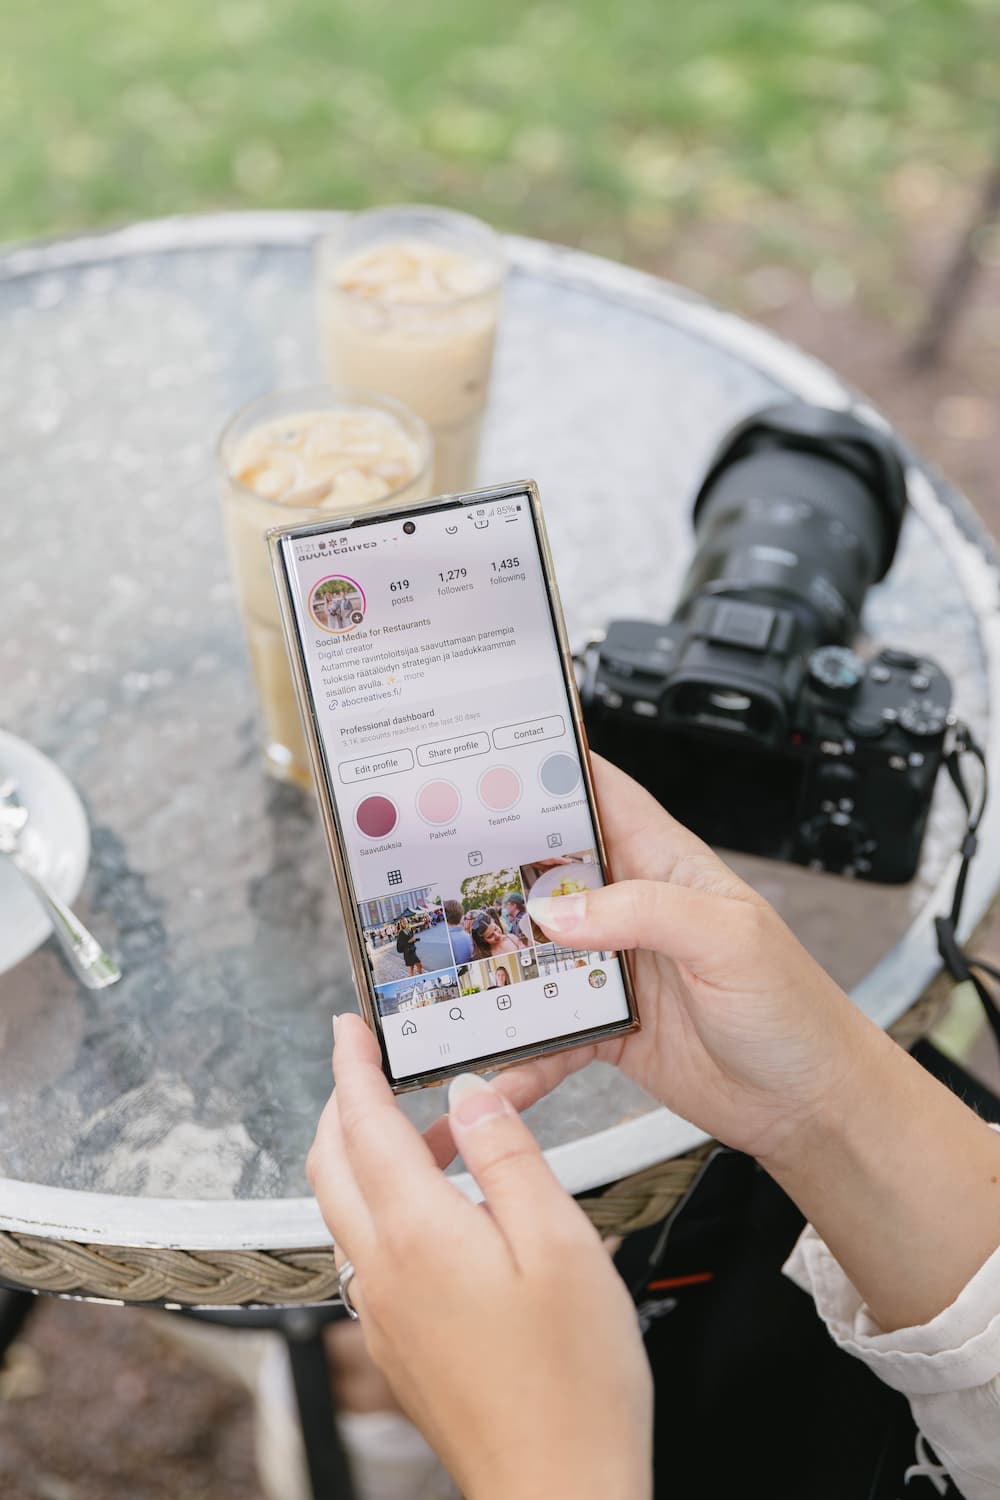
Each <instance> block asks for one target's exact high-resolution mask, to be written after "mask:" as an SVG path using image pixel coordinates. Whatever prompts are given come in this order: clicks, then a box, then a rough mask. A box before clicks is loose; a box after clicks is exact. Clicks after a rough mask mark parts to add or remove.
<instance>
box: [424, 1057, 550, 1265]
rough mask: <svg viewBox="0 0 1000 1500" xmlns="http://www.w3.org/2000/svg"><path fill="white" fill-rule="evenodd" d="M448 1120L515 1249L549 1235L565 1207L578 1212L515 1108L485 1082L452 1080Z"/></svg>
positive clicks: (470, 1076) (464, 1076)
mask: <svg viewBox="0 0 1000 1500" xmlns="http://www.w3.org/2000/svg"><path fill="white" fill-rule="evenodd" d="M448 1120H449V1124H450V1126H451V1133H452V1136H453V1137H454V1140H455V1144H456V1145H457V1147H458V1149H459V1151H460V1152H461V1153H462V1159H463V1160H464V1162H465V1165H466V1166H467V1167H468V1169H469V1171H470V1172H471V1173H472V1176H473V1177H474V1178H475V1179H476V1181H477V1182H478V1184H479V1186H480V1187H481V1188H482V1190H483V1197H484V1199H485V1200H486V1205H487V1207H488V1208H489V1210H490V1212H491V1213H492V1215H493V1217H494V1219H495V1220H496V1221H497V1223H498V1224H499V1226H500V1228H501V1229H502V1230H503V1232H504V1234H505V1235H506V1237H507V1239H508V1240H509V1241H510V1243H511V1245H512V1247H513V1248H514V1249H515V1250H516V1248H517V1246H518V1245H522V1246H523V1245H525V1244H526V1243H527V1242H528V1241H530V1240H538V1239H539V1238H542V1239H544V1238H545V1237H546V1236H547V1235H549V1234H551V1231H552V1229H553V1227H554V1226H555V1224H556V1223H557V1222H558V1220H559V1219H560V1218H561V1217H562V1215H563V1214H564V1213H565V1211H566V1209H567V1207H568V1208H569V1209H570V1210H572V1211H574V1212H579V1210H578V1209H577V1208H576V1205H575V1204H574V1203H573V1200H572V1198H570V1197H569V1195H568V1193H567V1192H566V1191H565V1189H564V1188H563V1187H561V1186H560V1184H559V1183H558V1182H557V1180H556V1178H555V1177H554V1176H553V1174H552V1171H551V1169H550V1168H549V1165H548V1163H547V1162H546V1160H545V1157H544V1156H543V1155H542V1152H541V1149H540V1147H539V1145H538V1142H537V1141H536V1140H535V1138H534V1136H533V1135H532V1134H531V1131H530V1130H529V1129H528V1127H527V1125H525V1123H524V1121H523V1120H522V1119H521V1117H520V1115H519V1114H518V1113H517V1111H516V1110H515V1109H514V1107H513V1105H512V1104H510V1103H509V1101H508V1100H507V1099H505V1098H504V1096H503V1094H501V1093H500V1092H499V1090H498V1089H495V1088H494V1087H493V1085H492V1084H490V1083H487V1081H486V1079H485V1078H480V1077H479V1076H478V1074H476V1073H460V1074H459V1075H458V1077H457V1078H453V1079H452V1081H451V1086H450V1087H449V1089H448Z"/></svg>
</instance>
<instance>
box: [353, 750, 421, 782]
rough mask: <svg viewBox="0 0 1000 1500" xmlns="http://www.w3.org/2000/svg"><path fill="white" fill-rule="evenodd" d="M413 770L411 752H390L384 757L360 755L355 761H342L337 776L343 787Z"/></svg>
mask: <svg viewBox="0 0 1000 1500" xmlns="http://www.w3.org/2000/svg"><path fill="white" fill-rule="evenodd" d="M412 770H413V751H412V750H390V751H389V752H388V753H387V754H385V755H362V756H359V757H358V759H357V760H342V761H341V762H340V765H339V766H338V767H337V775H338V776H339V777H340V779H341V781H342V782H343V783H344V785H345V786H353V785H354V783H355V782H358V781H370V780H371V778H372V777H373V776H392V775H394V773H395V772H396V771H412Z"/></svg>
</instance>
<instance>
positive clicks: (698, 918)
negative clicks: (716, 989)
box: [528, 880, 760, 977]
mask: <svg viewBox="0 0 1000 1500" xmlns="http://www.w3.org/2000/svg"><path fill="white" fill-rule="evenodd" d="M528 912H529V914H530V916H531V918H532V921H534V922H536V923H537V925H538V926H539V927H541V928H543V929H544V931H545V932H546V933H547V934H548V936H549V937H550V938H551V939H552V940H553V941H554V942H556V943H559V944H561V945H562V946H564V947H573V948H590V949H592V950H595V949H597V950H599V949H612V950H614V949H621V948H646V949H648V950H650V951H651V952H653V953H663V954H665V955H666V956H667V957H668V958H673V959H676V960H677V961H678V962H679V963H683V964H686V965H687V966H688V968H690V969H693V970H695V971H696V972H700V973H703V974H705V975H706V977H707V976H708V973H709V971H711V973H712V974H714V975H717V976H719V977H721V971H722V970H724V969H727V968H728V967H729V965H728V964H727V962H726V960H727V957H729V956H730V955H732V956H733V958H734V959H736V960H737V961H738V962H741V963H742V964H743V965H745V964H746V944H747V942H748V941H749V939H750V937H751V931H752V929H753V928H755V927H756V926H757V924H758V923H759V920H760V911H759V909H758V907H757V906H756V904H755V903H753V902H750V901H745V900H740V899H739V898H737V897H734V896H730V895H722V894H720V893H719V892H713V891H703V890H698V889H695V888H693V887H691V886H683V885H670V884H669V883H667V882H666V881H662V880H621V881H618V882H616V883H615V884H614V885H605V886H601V887H599V889H597V890H593V891H580V892H574V893H573V894H572V895H568V896H542V897H535V898H534V899H533V900H529V902H528Z"/></svg>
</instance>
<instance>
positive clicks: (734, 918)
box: [428, 757, 891, 1157]
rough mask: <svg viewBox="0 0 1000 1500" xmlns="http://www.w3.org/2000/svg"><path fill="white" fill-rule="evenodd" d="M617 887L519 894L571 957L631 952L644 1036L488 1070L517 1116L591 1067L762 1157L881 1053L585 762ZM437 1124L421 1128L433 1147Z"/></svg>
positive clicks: (780, 945)
mask: <svg viewBox="0 0 1000 1500" xmlns="http://www.w3.org/2000/svg"><path fill="white" fill-rule="evenodd" d="M594 775H595V780H596V786H597V795H598V801H599V803H600V807H601V815H602V823H603V826H604V831H605V835H606V838H607V844H608V856H609V860H610V864H611V868H612V871H613V874H614V878H615V882H616V883H615V884H614V885H610V886H606V887H605V888H603V889H602V890H597V891H587V892H584V893H581V894H578V895H571V896H554V897H549V898H547V899H543V900H537V899H536V900H530V899H529V902H528V910H529V912H530V914H531V916H532V918H533V919H534V921H535V922H536V923H537V924H538V925H539V926H540V927H542V928H544V930H545V931H546V932H547V934H548V935H549V937H550V938H551V939H552V940H553V941H554V942H557V943H562V944H564V945H565V946H566V947H571V948H589V949H591V950H600V949H619V950H620V949H636V950H638V951H637V952H636V953H635V954H634V960H635V965H634V970H633V973H634V977H635V989H636V994H637V997H638V1002H639V1011H640V1015H641V1018H642V1030H641V1031H638V1032H635V1033H633V1034H631V1035H629V1036H627V1037H624V1038H618V1039H615V1040H613V1041H609V1042H604V1043H601V1044H600V1045H598V1046H596V1047H595V1046H589V1047H581V1048H578V1049H575V1050H574V1051H571V1052H558V1053H555V1054H553V1055H552V1056H549V1057H545V1058H538V1059H536V1060H534V1061H532V1062H528V1063H523V1064H518V1065H515V1066H513V1067H511V1068H510V1069H508V1070H507V1071H505V1072H503V1073H501V1074H500V1075H499V1077H498V1078H497V1079H496V1086H497V1088H498V1089H499V1090H500V1091H501V1092H502V1093H503V1094H505V1095H506V1097H507V1098H508V1099H510V1100H511V1102H512V1103H513V1104H514V1105H515V1107H516V1108H518V1109H524V1108H525V1107H526V1106H527V1105H529V1104H532V1103H534V1101H535V1100H536V1099H538V1098H540V1097H541V1096H542V1095H543V1094H546V1093H548V1092H549V1090H550V1089H552V1088H554V1087H555V1085H556V1084H557V1083H558V1082H559V1081H560V1080H561V1079H562V1078H564V1077H565V1076H566V1074H567V1073H570V1072H573V1071H574V1070H576V1069H577V1068H581V1067H584V1066H586V1064H587V1063H589V1062H591V1061H592V1060H593V1059H594V1058H600V1059H602V1060H603V1061H605V1062H610V1063H615V1064H617V1066H619V1067H620V1068H621V1069H622V1071H623V1072H624V1073H626V1074H627V1075H628V1076H629V1077H630V1078H632V1079H634V1080H635V1082H636V1083H638V1084H640V1085H641V1086H642V1087H643V1088H644V1089H646V1090H647V1091H648V1092H649V1093H651V1094H653V1095H654V1096H655V1097H656V1098H657V1099H660V1100H662V1102H663V1103H664V1104H666V1105H668V1106H669V1107H670V1108H671V1109H672V1110H674V1111H675V1112H676V1113H677V1114H679V1115H683V1117H684V1118H685V1119H687V1120H690V1121H692V1123H694V1124H695V1125H697V1126H699V1127H700V1128H701V1129H702V1130H705V1131H706V1132H708V1133H709V1134H710V1135H713V1136H715V1137H717V1138H718V1139H719V1140H721V1141H724V1142H726V1144H727V1145H730V1146H735V1147H737V1148H738V1149H740V1150H742V1151H746V1152H748V1153H750V1154H751V1155H754V1156H758V1157H764V1156H768V1155H770V1154H771V1153H773V1152H774V1151H776V1150H777V1149H779V1148H780V1146H781V1143H782V1141H783V1140H784V1138H785V1137H786V1136H787V1135H788V1133H789V1132H791V1131H794V1130H796V1129H797V1128H798V1126H799V1125H800V1124H801V1123H802V1122H803V1121H804V1120H807V1119H808V1118H810V1117H811V1116H812V1115H813V1114H814V1113H815V1112H816V1111H817V1109H819V1108H820V1107H821V1106H822V1104H823V1102H824V1100H826V1099H827V1098H829V1097H830V1096H831V1095H832V1094H836V1093H839V1091H841V1090H842V1088H843V1085H844V1082H845V1078H846V1077H847V1076H848V1075H849V1074H850V1073H851V1070H852V1067H853V1064H854V1061H855V1058H856V1055H857V1051H858V1049H859V1048H864V1047H865V1046H866V1045H869V1046H875V1047H880V1046H881V1045H882V1044H884V1045H885V1046H890V1045H891V1044H890V1043H888V1042H887V1040H886V1038H885V1037H883V1036H882V1034H881V1033H880V1032H879V1029H878V1027H876V1026H874V1025H873V1024H872V1023H871V1022H870V1021H868V1020H867V1019H866V1018H865V1017H864V1016H863V1015H862V1014H861V1013H860V1012H859V1011H858V1010H857V1009H856V1008H855V1006H854V1005H852V1004H851V1002H850V1001H849V1000H848V999H847V997H846V995H844V994H843V992H842V991H841V990H840V989H839V988H838V986H837V985H836V984H834V982H833V980H832V979H830V977H829V976H828V975H827V974H826V973H824V971H823V970H822V969H821V968H820V966H819V964H817V963H816V961H815V960H814V959H813V958H811V957H810V955H809V954H808V953H807V952H806V951H805V949H804V948H803V947H802V946H801V944H800V943H799V942H798V941H797V939H796V938H794V937H793V936H792V934H791V932H790V931H789V930H788V928H787V927H786V926H785V924H784V923H783V922H782V921H781V919H780V917H779V916H778V915H777V913H776V912H775V911H774V910H773V909H772V908H771V907H770V906H768V904H767V902H766V901H764V899H763V898H762V897H760V896H758V895H757V894H756V892H755V891H753V890H752V889H751V888H750V887H749V886H748V885H746V884H745V883H744V882H743V881H742V880H740V879H739V877H738V876H737V875H735V874H734V873H733V871H732V870H730V869H729V868H728V866H726V865H725V864H723V862H722V860H720V859H719V858H718V857H717V856H716V855H715V854H713V852H712V850H711V849H709V848H708V846H707V845H706V844H703V843H702V842H701V840H700V839H698V838H696V837H695V836H694V834H692V833H689V832H688V830H687V829H685V828H682V827H681V825H680V824H679V823H677V822H676V821H675V820H674V819H673V818H672V817H671V816H670V815H669V813H667V812H665V811H664V809H663V808H662V807H661V806H660V805H659V803H658V802H656V801H655V800H654V799H653V798H652V797H651V796H650V795H649V793H648V792H646V791H644V790H643V788H642V787H640V786H639V785H637V783H636V782H634V781H632V780H631V778H630V777H628V776H625V775H624V774H623V773H622V772H621V771H619V770H617V769H616V768H615V767H614V766H611V765H609V764H608V763H607V762H606V761H602V760H600V759H598V758H597V757H595V760H594ZM446 1137H447V1125H446V1122H445V1121H440V1122H438V1123H437V1124H436V1125H435V1126H433V1127H432V1128H431V1131H430V1132H428V1139H429V1141H430V1143H431V1145H432V1148H433V1149H435V1150H436V1151H437V1152H439V1153H446V1151H447V1140H446Z"/></svg>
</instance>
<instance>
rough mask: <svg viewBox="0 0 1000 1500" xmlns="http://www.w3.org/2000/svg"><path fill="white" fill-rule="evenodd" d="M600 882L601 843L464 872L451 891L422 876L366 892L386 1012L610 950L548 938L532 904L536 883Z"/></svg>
mask: <svg viewBox="0 0 1000 1500" xmlns="http://www.w3.org/2000/svg"><path fill="white" fill-rule="evenodd" d="M601 884H602V879H601V868H600V863H599V861H598V858H597V852H596V850H593V849H584V850H580V851H578V852H576V853H574V854H569V855H561V856H558V857H549V858H540V859H538V860H536V861H533V862H531V863H529V864H524V865H521V866H520V867H508V868H502V869H498V870H492V871H477V872H476V873H475V874H471V875H470V874H466V875H465V876H464V878H460V879H457V880H456V882H455V886H454V894H452V893H451V891H450V890H448V889H447V888H444V889H442V887H441V886H440V885H425V886H417V887H414V888H413V889H411V890H406V891H392V892H390V893H388V894H387V895H385V896H379V897H376V898H375V899H373V900H370V901H363V902H361V904H360V907H359V914H360V917H361V925H362V928H363V930H364V939H365V949H366V952H367V954H368V962H369V966H370V968H371V973H372V979H373V982H374V985H375V993H376V996H377V999H378V1008H379V1012H380V1014H381V1015H383V1016H389V1015H397V1014H398V1013H399V1012H400V1011H402V1010H408V1009H411V1008H413V1007H415V1006H422V1005H436V1004H441V1003H443V1002H453V1001H454V1000H456V999H457V998H460V997H470V996H473V995H479V994H482V995H487V994H489V993H490V992H491V991H494V992H495V991H504V990H507V989H509V988H511V987H512V986H514V985H520V984H524V983H525V982H527V981H529V980H533V979H538V978H540V977H542V976H549V975H551V974H555V973H564V972H566V971H568V970H570V969H573V968H589V967H592V966H593V965H595V964H597V963H599V962H600V961H602V960H606V959H609V958H611V957H613V956H614V955H613V954H611V953H608V952H596V951H591V950H588V949H581V948H564V947H561V946H559V945H558V944H556V943H553V942H551V941H549V939H548V937H547V936H546V934H545V933H544V932H542V930H541V929H540V928H539V927H537V926H536V925H535V924H534V923H533V922H532V920H531V918H530V917H529V915H528V911H527V899H528V896H529V895H530V894H532V893H534V894H537V895H539V896H547V897H551V898H553V899H558V898H559V897H560V896H565V895H571V894H574V893H575V892H577V891H583V890H588V889H595V888H596V887H598V886H600V885H601Z"/></svg>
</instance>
